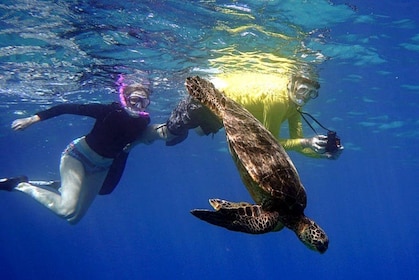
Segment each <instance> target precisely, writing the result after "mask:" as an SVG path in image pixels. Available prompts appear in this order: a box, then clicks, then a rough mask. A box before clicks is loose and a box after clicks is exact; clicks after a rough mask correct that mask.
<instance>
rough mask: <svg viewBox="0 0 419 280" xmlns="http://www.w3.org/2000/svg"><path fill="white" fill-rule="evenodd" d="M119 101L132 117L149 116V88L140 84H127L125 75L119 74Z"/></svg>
mask: <svg viewBox="0 0 419 280" xmlns="http://www.w3.org/2000/svg"><path fill="white" fill-rule="evenodd" d="M117 85H118V93H119V101H120V102H121V105H122V107H123V108H124V109H125V111H126V112H127V113H128V114H130V115H131V116H132V117H140V116H148V115H149V113H148V112H145V109H146V108H147V106H148V105H149V104H150V99H149V98H148V95H149V90H148V88H146V87H144V86H143V85H140V84H134V85H126V84H125V83H124V76H122V74H120V75H119V78H118V80H117Z"/></svg>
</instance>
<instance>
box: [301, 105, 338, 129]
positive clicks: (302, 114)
mask: <svg viewBox="0 0 419 280" xmlns="http://www.w3.org/2000/svg"><path fill="white" fill-rule="evenodd" d="M297 111H298V113H300V115H301V117H302V118H303V119H304V121H305V122H306V123H307V124H308V126H309V127H310V128H311V129H312V130H313V131H314V133H316V135H319V134H318V133H317V131H316V130H315V129H314V127H313V126H312V125H311V124H310V122H309V121H308V120H307V118H306V117H305V116H308V117H310V118H311V119H312V120H313V121H314V122H315V123H317V124H318V125H319V126H320V127H321V128H323V129H325V130H327V132H331V130H330V129H328V128H326V127H325V126H324V125H322V124H321V123H320V122H319V121H318V120H316V118H315V117H313V116H312V115H310V114H309V113H306V112H303V111H301V110H300V108H297Z"/></svg>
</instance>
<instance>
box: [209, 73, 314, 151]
mask: <svg viewBox="0 0 419 280" xmlns="http://www.w3.org/2000/svg"><path fill="white" fill-rule="evenodd" d="M212 82H213V83H214V85H215V87H216V88H218V89H219V90H221V91H224V94H225V95H226V96H228V97H229V98H231V99H233V100H234V101H236V102H238V103H239V104H241V105H242V106H243V107H245V108H246V109H247V110H249V112H251V113H252V114H253V115H254V116H255V117H256V118H257V119H258V120H259V121H260V122H261V123H262V124H263V125H264V126H265V127H266V128H267V129H268V130H269V131H270V132H271V133H272V134H273V135H274V136H275V137H276V138H277V139H278V141H279V143H281V145H282V146H283V147H284V148H285V149H286V150H294V151H298V152H300V153H303V154H305V155H307V156H311V157H319V156H318V155H317V154H316V153H315V152H314V151H313V150H312V149H310V148H303V147H302V146H301V141H300V139H301V138H304V136H303V130H302V123H301V116H300V114H299V113H298V111H297V107H296V105H295V104H294V103H293V102H292V101H291V100H290V99H289V97H288V89H287V85H288V83H289V77H288V76H287V75H285V74H259V73H234V74H220V75H218V76H217V77H215V78H214V79H213V80H212ZM286 120H288V126H289V138H290V139H284V138H280V129H281V124H282V123H283V122H284V121H286Z"/></svg>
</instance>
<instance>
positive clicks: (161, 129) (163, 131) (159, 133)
mask: <svg viewBox="0 0 419 280" xmlns="http://www.w3.org/2000/svg"><path fill="white" fill-rule="evenodd" d="M175 137H176V136H174V135H173V134H171V133H170V132H169V130H168V129H167V125H166V124H165V123H162V124H152V125H149V126H147V128H146V129H145V130H144V132H143V133H142V134H141V136H140V137H139V138H138V139H137V140H135V141H134V142H133V143H131V144H129V145H127V147H125V149H124V151H126V152H128V151H129V150H131V149H132V148H133V147H135V146H136V145H138V144H146V145H150V144H152V143H154V141H156V140H163V141H170V140H172V139H173V138H175Z"/></svg>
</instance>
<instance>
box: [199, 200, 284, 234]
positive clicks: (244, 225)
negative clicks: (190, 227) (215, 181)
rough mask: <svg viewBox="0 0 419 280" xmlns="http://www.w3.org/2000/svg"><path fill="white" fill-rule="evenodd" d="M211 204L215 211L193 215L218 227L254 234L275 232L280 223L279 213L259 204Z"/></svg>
mask: <svg viewBox="0 0 419 280" xmlns="http://www.w3.org/2000/svg"><path fill="white" fill-rule="evenodd" d="M209 202H210V204H211V206H212V207H213V208H214V209H215V211H210V210H202V209H194V210H192V211H191V213H192V215H194V216H195V217H197V218H199V219H201V220H204V221H206V222H208V223H210V224H213V225H216V226H220V227H224V228H226V229H229V230H233V231H241V232H245V233H252V234H260V233H266V232H270V231H273V230H274V229H275V227H276V226H277V225H278V223H279V220H278V213H277V212H267V211H265V210H263V209H262V207H261V206H260V205H257V204H250V203H246V202H239V203H236V202H229V201H226V200H221V199H210V200H209Z"/></svg>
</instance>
